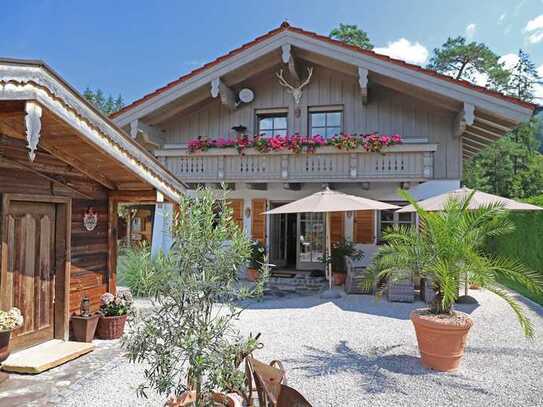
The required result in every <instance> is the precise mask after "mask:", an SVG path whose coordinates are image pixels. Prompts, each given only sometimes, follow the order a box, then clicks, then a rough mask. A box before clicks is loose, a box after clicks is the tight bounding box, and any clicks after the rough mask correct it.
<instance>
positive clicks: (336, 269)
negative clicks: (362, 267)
mask: <svg viewBox="0 0 543 407" xmlns="http://www.w3.org/2000/svg"><path fill="white" fill-rule="evenodd" d="M331 250H332V252H331V256H330V262H331V263H332V277H333V279H334V284H335V285H343V284H345V278H346V275H347V266H346V264H345V257H350V258H351V259H353V260H360V259H361V258H362V257H363V256H364V253H363V252H362V251H361V250H359V249H357V248H356V247H355V246H354V243H353V242H352V241H350V240H346V239H343V240H341V241H339V242H334V243H333V244H332V249H331ZM323 263H324V264H325V265H327V264H328V261H327V260H326V258H325V257H324V258H323Z"/></svg>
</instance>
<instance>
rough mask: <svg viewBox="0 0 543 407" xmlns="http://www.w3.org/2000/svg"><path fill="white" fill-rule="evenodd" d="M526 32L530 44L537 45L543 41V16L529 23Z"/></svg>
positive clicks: (525, 28)
mask: <svg viewBox="0 0 543 407" xmlns="http://www.w3.org/2000/svg"><path fill="white" fill-rule="evenodd" d="M524 32H525V33H526V34H528V38H527V39H528V42H530V43H531V44H537V43H538V42H541V41H543V14H541V15H539V16H537V17H535V18H533V19H532V20H530V21H528V23H527V24H526V27H524Z"/></svg>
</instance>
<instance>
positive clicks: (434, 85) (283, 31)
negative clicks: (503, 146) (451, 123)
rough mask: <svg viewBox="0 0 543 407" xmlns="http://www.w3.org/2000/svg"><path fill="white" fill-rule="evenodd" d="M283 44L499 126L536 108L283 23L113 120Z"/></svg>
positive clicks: (162, 102)
mask: <svg viewBox="0 0 543 407" xmlns="http://www.w3.org/2000/svg"><path fill="white" fill-rule="evenodd" d="M285 46H288V47H292V49H293V50H296V51H300V53H302V52H303V53H304V55H305V56H307V57H308V58H310V54H311V55H313V56H320V57H321V58H328V59H330V60H334V61H338V62H340V63H341V64H344V65H345V66H350V67H351V68H352V73H353V75H356V72H358V68H361V69H363V70H367V71H368V73H369V74H368V76H369V78H370V79H371V80H375V81H377V82H378V81H383V80H384V79H386V78H388V79H389V80H390V83H391V86H394V83H396V84H400V85H402V86H404V87H405V89H407V90H408V89H418V90H419V91H420V92H425V93H427V94H431V95H434V96H435V97H436V100H439V101H440V103H441V102H443V105H446V106H447V108H449V109H454V110H458V111H461V110H462V109H463V107H464V106H466V105H467V106H473V109H474V112H475V114H476V115H478V114H479V113H480V114H482V115H484V116H485V117H486V118H488V117H491V118H496V120H497V122H498V123H502V124H505V126H504V127H511V126H513V127H514V126H515V125H516V124H518V123H520V122H523V121H526V120H528V119H529V118H530V117H531V116H532V114H533V110H534V108H535V106H534V105H532V104H530V103H526V102H523V101H520V100H518V99H515V98H512V97H509V96H506V95H502V94H500V93H498V92H494V91H491V90H488V89H486V88H483V87H480V86H476V85H473V84H471V83H469V82H466V81H458V80H455V79H453V78H450V77H448V76H445V75H441V74H438V73H436V72H433V71H430V70H428V69H424V68H421V67H419V66H416V65H412V64H408V63H405V62H403V61H400V60H396V59H392V58H389V57H387V56H384V55H380V54H377V53H375V52H373V51H369V50H363V49H361V48H358V47H353V46H349V45H347V44H344V43H342V42H340V41H337V40H333V39H330V38H328V37H324V36H321V35H318V34H315V33H311V32H308V31H305V30H302V29H300V28H296V27H291V26H289V25H286V24H283V25H282V26H281V27H279V28H278V29H275V30H273V31H270V32H269V33H267V34H265V35H263V36H261V37H259V38H257V39H255V40H254V41H252V42H250V43H248V44H245V45H243V46H241V47H239V48H238V49H236V50H233V51H231V52H230V53H228V54H226V55H224V56H222V57H219V58H217V59H216V60H215V61H212V62H210V63H208V64H206V65H204V66H202V67H201V68H198V69H196V70H194V71H192V72H190V73H189V74H187V75H184V76H182V77H181V78H179V79H178V80H176V81H173V82H171V83H170V84H168V85H166V86H164V87H163V88H160V89H158V90H156V91H155V92H152V93H150V94H149V95H147V96H145V97H143V98H142V99H139V100H137V101H135V102H134V103H132V104H131V105H129V106H127V107H125V108H124V109H123V110H121V111H120V112H119V113H117V114H114V115H113V117H114V120H115V122H116V123H117V124H118V125H119V126H126V125H128V124H130V123H131V122H133V121H135V120H141V119H144V118H145V117H146V116H148V115H152V114H153V112H156V111H157V110H159V109H164V108H165V106H167V105H168V104H172V103H175V102H176V101H179V100H181V99H182V98H183V97H187V96H189V95H191V94H193V93H194V92H198V91H202V89H204V90H205V91H207V92H209V86H210V84H211V82H212V81H213V80H216V79H220V78H223V77H224V76H226V75H228V74H231V73H232V72H234V71H235V70H239V69H240V68H242V67H243V66H245V65H248V64H254V63H255V62H256V61H258V60H261V59H262V58H265V57H267V56H269V55H270V54H271V55H275V57H276V58H277V60H278V61H280V58H281V53H282V52H283V49H284V47H285ZM405 89H404V90H405Z"/></svg>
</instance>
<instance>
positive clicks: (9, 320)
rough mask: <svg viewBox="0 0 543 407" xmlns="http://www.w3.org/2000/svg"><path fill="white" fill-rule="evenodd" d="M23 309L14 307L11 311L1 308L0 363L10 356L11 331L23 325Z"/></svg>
mask: <svg viewBox="0 0 543 407" xmlns="http://www.w3.org/2000/svg"><path fill="white" fill-rule="evenodd" d="M23 322H24V319H23V316H22V315H21V311H20V310H19V309H18V308H15V307H13V308H12V309H10V310H9V311H1V310H0V363H1V362H3V361H4V360H6V359H7V358H8V356H9V341H10V339H11V332H12V331H14V330H15V329H17V328H19V327H20V326H22V325H23Z"/></svg>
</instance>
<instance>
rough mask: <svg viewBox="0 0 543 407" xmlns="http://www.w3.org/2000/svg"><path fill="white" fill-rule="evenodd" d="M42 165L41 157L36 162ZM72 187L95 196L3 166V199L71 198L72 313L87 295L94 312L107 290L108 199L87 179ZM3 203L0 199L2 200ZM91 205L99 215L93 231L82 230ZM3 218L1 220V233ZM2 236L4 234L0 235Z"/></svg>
mask: <svg viewBox="0 0 543 407" xmlns="http://www.w3.org/2000/svg"><path fill="white" fill-rule="evenodd" d="M36 162H39V156H38V158H37V159H36ZM69 182H70V185H71V186H74V187H77V188H78V189H79V190H81V191H85V193H87V194H89V195H91V196H94V197H96V199H94V200H87V199H80V197H79V196H78V195H76V194H75V193H74V192H72V191H70V190H68V189H65V188H63V187H62V186H58V185H57V184H54V183H52V182H49V181H47V180H45V179H42V178H40V177H39V176H37V175H36V174H33V173H31V172H29V171H25V170H20V169H15V168H9V169H8V168H5V167H2V166H1V165H0V197H1V195H2V194H3V193H17V194H31V195H49V196H51V195H57V196H64V197H70V198H72V225H71V232H72V239H71V255H72V258H71V270H70V313H72V312H73V311H76V310H77V309H78V308H79V304H80V301H81V296H82V295H83V294H87V295H88V296H89V298H90V300H91V304H92V306H93V309H94V310H97V309H98V306H99V301H100V296H101V295H102V294H103V293H104V292H106V291H107V287H108V271H107V270H108V269H107V261H108V199H107V194H106V192H105V189H104V188H102V187H101V186H100V185H98V184H96V183H95V182H93V181H91V180H90V179H86V178H84V177H80V178H73V179H70V180H69ZM0 202H1V199H0ZM89 206H92V207H94V208H96V210H97V211H98V214H99V219H98V226H97V227H96V229H95V230H93V231H92V232H89V231H86V230H85V229H84V227H83V215H84V213H85V211H86V209H87V208H88V207H89ZM2 220H3V218H2V217H0V232H1V227H2ZM0 235H1V233H0Z"/></svg>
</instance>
